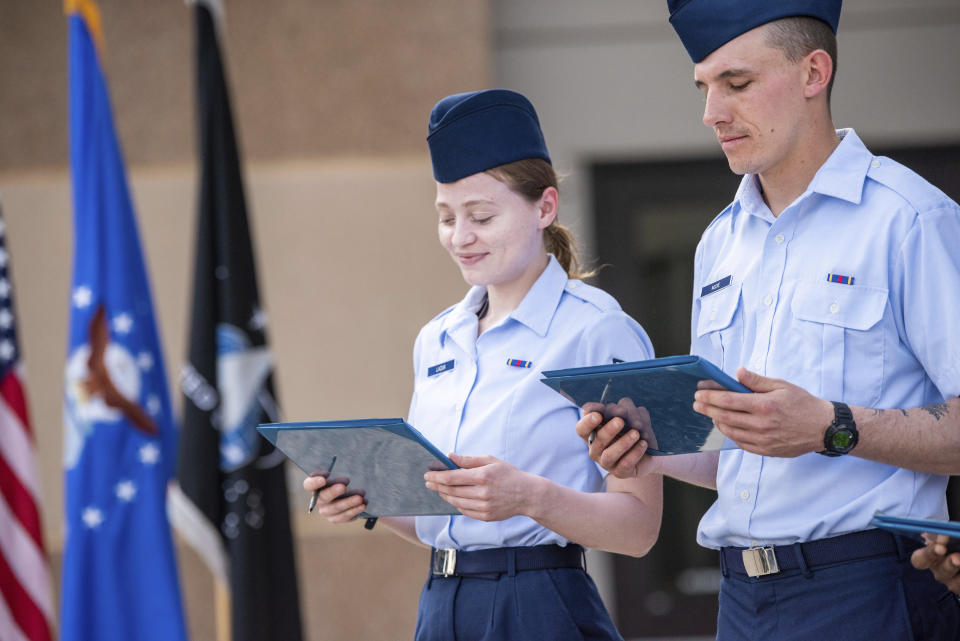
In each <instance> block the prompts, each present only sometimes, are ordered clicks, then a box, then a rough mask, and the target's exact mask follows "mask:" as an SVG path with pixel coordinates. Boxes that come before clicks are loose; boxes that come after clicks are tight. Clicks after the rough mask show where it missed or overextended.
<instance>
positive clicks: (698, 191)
mask: <svg viewBox="0 0 960 641" xmlns="http://www.w3.org/2000/svg"><path fill="white" fill-rule="evenodd" d="M867 143H868V144H869V141H867ZM871 150H872V151H873V152H874V153H876V154H879V155H885V156H890V157H892V158H893V159H895V160H897V161H899V162H902V163H903V164H905V165H907V166H908V167H910V168H912V169H913V170H914V171H916V172H918V173H919V174H920V175H922V176H923V177H925V178H926V179H927V180H929V181H930V182H931V183H933V184H934V185H936V186H937V187H939V188H940V189H942V190H943V191H944V192H946V193H947V194H948V195H949V196H950V197H951V198H953V199H954V200H960V145H953V146H939V147H923V148H921V147H915V148H881V147H873V148H872V149H871ZM590 176H591V179H592V184H593V198H592V204H593V211H594V222H595V231H596V239H597V242H596V249H597V252H596V253H597V256H598V259H599V264H600V265H605V267H604V269H602V271H601V272H600V274H599V276H598V277H597V282H598V285H599V286H600V287H602V288H603V289H605V290H607V291H608V292H610V293H611V294H613V295H614V296H615V297H616V298H617V299H618V300H619V301H620V303H621V305H622V306H623V308H624V309H625V310H626V311H627V312H628V313H629V314H630V315H632V316H633V317H634V318H636V319H637V320H638V321H639V322H640V323H641V324H642V325H643V326H644V328H645V329H646V330H647V332H648V333H649V334H650V338H651V340H652V341H653V345H654V347H655V349H656V351H657V355H658V356H668V355H671V354H686V353H687V352H688V351H689V348H690V304H691V296H692V293H691V292H692V282H693V255H694V251H695V249H696V245H697V242H698V241H699V239H700V234H701V233H702V231H703V230H704V228H706V226H707V225H708V224H709V223H710V221H711V220H713V218H714V217H715V216H716V215H717V213H719V212H720V211H721V210H722V209H723V208H724V207H726V206H727V204H729V202H730V201H731V200H732V199H733V196H734V194H735V192H736V189H737V186H738V184H739V181H740V177H739V176H735V175H733V174H732V173H731V172H730V170H729V168H728V166H727V163H726V161H725V160H724V159H723V157H722V156H721V155H719V153H718V154H717V155H715V156H714V157H712V158H708V159H705V158H700V159H690V160H677V161H660V162H596V163H594V164H593V165H592V166H591V171H590ZM958 246H960V239H958ZM715 497H716V493H715V492H712V491H708V490H704V489H700V488H696V487H693V486H690V485H686V484H683V483H679V482H674V481H671V480H669V479H668V480H667V481H666V482H665V486H664V516H663V528H662V530H661V533H660V539H659V541H658V543H657V545H656V546H655V547H654V549H653V551H652V552H651V553H650V554H649V555H647V556H646V557H644V558H642V559H634V558H629V557H622V556H617V557H615V564H614V576H615V585H616V593H617V603H616V609H617V613H618V617H617V618H618V625H619V626H620V630H621V633H622V634H623V635H624V637H626V638H644V637H661V638H663V637H670V636H691V635H706V636H709V635H713V634H714V633H715V630H716V614H717V590H718V588H719V568H718V565H717V555H716V552H714V551H713V550H707V549H704V548H701V547H700V546H698V545H697V543H696V530H697V524H698V523H699V520H700V517H701V516H702V515H703V513H704V512H705V511H706V510H707V508H708V507H709V506H710V505H711V504H712V502H713V501H714V499H715ZM948 498H949V500H950V507H951V514H952V515H953V516H952V518H954V519H957V518H960V483H958V479H952V481H951V489H950V491H949V492H948Z"/></svg>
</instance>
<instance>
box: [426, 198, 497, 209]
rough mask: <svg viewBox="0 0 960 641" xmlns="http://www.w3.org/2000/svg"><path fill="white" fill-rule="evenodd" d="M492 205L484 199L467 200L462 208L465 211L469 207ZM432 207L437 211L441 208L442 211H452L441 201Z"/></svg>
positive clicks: (491, 202)
mask: <svg viewBox="0 0 960 641" xmlns="http://www.w3.org/2000/svg"><path fill="white" fill-rule="evenodd" d="M493 204H495V203H494V202H493V201H492V200H488V199H486V198H477V199H474V200H468V201H467V202H465V203H463V207H464V208H465V209H469V208H470V207H476V206H477V205H493ZM434 206H435V207H436V208H437V209H440V208H441V207H442V208H444V209H453V208H452V207H451V206H450V205H449V204H447V203H446V202H445V201H442V200H438V201H436V203H435V204H434Z"/></svg>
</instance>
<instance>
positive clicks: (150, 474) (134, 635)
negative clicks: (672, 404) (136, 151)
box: [60, 0, 186, 641]
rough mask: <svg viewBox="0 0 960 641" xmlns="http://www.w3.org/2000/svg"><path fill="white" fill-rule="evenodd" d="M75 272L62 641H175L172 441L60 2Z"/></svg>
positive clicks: (89, 10) (105, 135)
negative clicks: (169, 503) (169, 504)
mask: <svg viewBox="0 0 960 641" xmlns="http://www.w3.org/2000/svg"><path fill="white" fill-rule="evenodd" d="M66 5H67V13H68V20H69V38H70V47H69V50H70V56H69V57H70V62H69V65H70V69H69V71H70V162H71V171H72V177H73V204H74V238H75V246H74V262H73V286H72V291H71V298H70V336H69V345H68V356H67V366H66V385H65V398H64V426H65V448H64V451H65V454H64V468H65V473H66V474H65V475H66V521H65V522H66V530H67V537H66V546H65V550H64V559H63V575H62V594H61V617H60V630H61V639H62V640H63V641H114V640H116V641H128V640H130V639H138V640H139V641H151V640H156V641H161V640H162V641H171V640H172V641H177V640H181V639H186V632H185V628H184V622H183V612H182V606H181V601H180V589H179V583H178V579H177V569H176V563H175V559H174V551H173V544H172V539H171V535H170V528H169V525H168V523H167V516H166V496H167V482H168V480H169V479H170V477H171V475H172V473H173V470H174V468H175V463H176V461H175V457H176V451H177V443H176V439H177V434H176V431H175V427H174V422H173V418H172V414H171V410H170V398H169V395H168V392H167V385H166V376H165V373H164V367H163V359H162V357H161V350H160V344H159V340H158V338H157V328H156V325H155V323H154V318H153V306H152V303H151V300H150V288H149V285H148V283H147V275H146V271H145V269H144V263H143V258H142V256H141V254H140V242H139V237H138V234H137V228H136V223H135V221H134V214H133V206H132V204H131V200H130V194H129V192H128V189H127V181H126V175H125V171H124V167H123V161H122V158H121V155H120V149H119V145H118V142H117V139H116V135H115V133H114V129H113V123H112V117H111V113H110V104H109V99H108V96H107V89H106V84H105V81H104V77H103V75H102V72H101V69H100V64H99V55H100V54H102V51H98V49H97V44H99V43H100V42H101V36H100V33H99V16H98V12H97V7H96V5H95V4H94V3H93V2H91V1H89V0H68V2H67V3H66Z"/></svg>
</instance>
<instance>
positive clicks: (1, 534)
mask: <svg viewBox="0 0 960 641" xmlns="http://www.w3.org/2000/svg"><path fill="white" fill-rule="evenodd" d="M37 478H38V475H37V468H36V457H35V456H34V441H33V433H32V432H31V430H30V421H29V420H28V418H27V405H26V399H25V398H24V394H23V388H22V387H21V385H20V377H19V375H18V372H17V369H16V368H11V369H10V370H9V371H8V372H7V374H6V375H5V376H4V377H3V380H2V381H0V641H50V639H52V638H53V635H52V633H51V629H52V625H51V621H53V602H52V598H51V592H50V570H49V566H48V564H47V557H46V554H45V553H44V548H43V532H42V530H41V527H40V510H39V505H40V500H39V497H40V488H39V486H38V483H37Z"/></svg>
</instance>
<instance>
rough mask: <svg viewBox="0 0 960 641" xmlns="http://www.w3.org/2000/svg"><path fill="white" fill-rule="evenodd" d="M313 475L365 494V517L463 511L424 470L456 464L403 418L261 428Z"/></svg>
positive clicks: (272, 425)
mask: <svg viewBox="0 0 960 641" xmlns="http://www.w3.org/2000/svg"><path fill="white" fill-rule="evenodd" d="M257 431H259V432H260V433H261V434H262V435H263V436H264V437H265V438H266V439H267V440H268V441H270V442H271V443H273V444H274V445H275V446H276V447H277V449H279V450H280V451H281V452H283V453H284V454H286V455H287V458H289V459H290V460H291V461H293V462H294V463H296V464H297V466H298V467H299V468H300V469H301V470H303V471H304V472H306V473H307V474H308V475H311V476H312V475H320V476H323V477H325V478H326V479H327V484H328V485H332V484H334V483H345V484H346V486H347V495H349V494H362V495H363V496H364V497H365V499H366V501H367V509H366V511H365V512H364V513H363V514H361V515H360V516H362V517H368V518H369V517H378V516H423V515H436V514H459V513H460V512H459V511H457V509H456V508H455V507H453V506H452V505H450V504H449V503H447V502H446V501H444V500H443V499H441V498H440V495H439V494H437V493H436V492H434V491H432V490H428V489H427V488H426V486H425V484H424V483H425V482H424V480H423V475H424V474H425V473H426V472H428V471H430V470H447V469H456V467H457V466H456V465H455V464H454V463H453V462H452V461H451V460H450V459H448V458H447V457H446V456H444V455H443V454H442V453H441V452H440V451H439V450H438V449H437V448H436V447H434V446H433V444H431V443H430V442H429V441H427V440H426V439H425V438H424V437H423V436H422V435H421V434H420V432H418V431H417V430H415V429H414V428H413V427H411V426H410V425H408V424H407V423H406V422H405V421H404V420H403V419H402V418H382V419H376V418H375V419H361V420H352V421H306V422H299V423H271V424H267V425H260V426H258V427H257Z"/></svg>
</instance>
